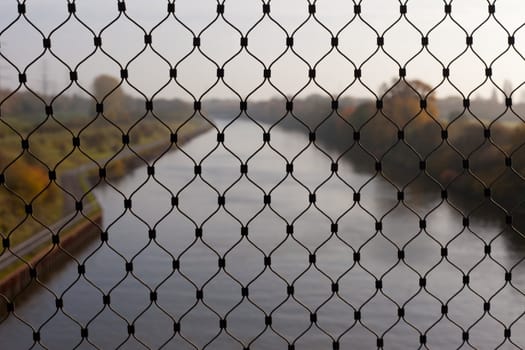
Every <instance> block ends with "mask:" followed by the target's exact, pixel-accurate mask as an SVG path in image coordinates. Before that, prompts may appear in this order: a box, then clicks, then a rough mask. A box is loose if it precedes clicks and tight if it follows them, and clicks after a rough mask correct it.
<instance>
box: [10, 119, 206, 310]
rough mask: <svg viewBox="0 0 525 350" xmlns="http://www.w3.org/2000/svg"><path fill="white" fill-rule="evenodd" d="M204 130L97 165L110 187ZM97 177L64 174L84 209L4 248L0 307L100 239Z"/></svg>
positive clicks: (95, 171)
mask: <svg viewBox="0 0 525 350" xmlns="http://www.w3.org/2000/svg"><path fill="white" fill-rule="evenodd" d="M209 130H210V127H207V126H202V127H196V128H194V129H192V130H190V131H188V132H185V133H183V134H182V135H180V136H179V137H178V138H177V142H176V143H175V142H174V143H171V142H162V141H158V142H154V143H152V144H145V145H142V146H140V147H138V148H135V149H134V152H135V153H134V152H131V151H128V152H122V153H119V155H118V156H117V157H113V158H108V159H105V160H99V164H105V169H106V173H107V174H108V177H110V178H111V181H115V180H118V179H120V178H122V177H123V176H125V175H126V174H128V173H129V172H130V171H131V170H132V169H135V168H137V167H140V166H144V165H145V163H144V161H147V162H149V161H152V160H155V159H158V158H160V157H162V156H163V155H164V154H166V153H169V152H172V151H174V150H177V149H178V148H177V146H180V145H182V144H184V143H186V142H188V141H190V140H191V139H193V138H195V137H197V136H199V135H201V134H202V133H205V132H207V131H209ZM175 145H176V146H175ZM137 153H140V156H141V158H138V157H137V156H136V154H137ZM99 175H100V174H99V168H98V167H97V166H96V165H95V164H89V165H88V164H84V165H81V166H79V167H77V168H75V169H73V170H71V171H69V172H67V173H65V174H64V175H63V177H62V184H63V185H64V184H65V185H66V188H67V189H68V191H69V193H70V194H73V195H74V196H75V197H76V198H82V197H83V196H84V194H85V193H87V192H89V193H90V194H89V195H88V196H87V197H86V198H87V200H86V199H84V200H85V201H87V202H89V203H87V204H86V203H84V208H83V210H82V211H81V212H79V211H78V210H77V212H76V214H73V215H68V217H67V218H64V219H62V220H60V221H58V222H57V223H56V224H54V225H52V226H51V227H50V228H51V231H50V230H43V231H41V232H38V233H35V234H34V235H32V236H31V237H29V238H28V239H27V241H26V242H21V243H20V244H18V245H16V246H14V247H10V248H9V249H6V248H4V251H3V252H2V253H1V254H0V260H6V261H0V263H3V264H0V266H1V265H4V266H3V267H1V268H0V297H1V298H0V304H2V303H4V304H6V305H7V303H12V302H13V298H16V297H17V295H19V294H20V293H21V292H23V291H24V290H25V289H26V288H29V286H30V285H31V284H32V283H31V281H32V280H33V279H36V280H41V279H45V278H47V277H50V275H51V274H52V272H53V271H56V270H57V269H59V268H61V267H62V266H63V265H64V264H65V263H66V262H67V261H70V262H71V261H73V259H72V257H71V256H70V255H69V254H72V253H75V252H78V251H79V250H81V249H82V248H83V247H85V246H86V244H88V243H89V242H92V241H94V240H96V239H97V238H99V237H100V233H101V232H102V224H103V214H102V211H101V208H100V205H99V203H98V202H97V200H96V198H95V197H94V196H93V194H92V189H93V188H94V187H96V186H100V185H104V183H105V182H102V181H101V180H102V178H101V177H100V176H99ZM106 179H107V178H106ZM70 202H71V201H70ZM73 206H74V205H73ZM75 210H76V209H75V208H73V207H72V205H71V203H69V205H68V206H66V207H65V208H64V211H67V212H68V213H70V214H71V213H75ZM81 213H82V214H84V215H81ZM87 218H89V219H87ZM64 227H66V228H65V229H64ZM52 233H53V234H57V235H56V237H57V238H53V237H52ZM30 241H31V242H30ZM25 243H26V244H25ZM2 257H3V259H2ZM77 263H78V262H77ZM6 305H4V306H6ZM5 310H6V307H2V306H0V312H4V311H5Z"/></svg>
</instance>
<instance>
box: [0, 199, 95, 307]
mask: <svg viewBox="0 0 525 350" xmlns="http://www.w3.org/2000/svg"><path fill="white" fill-rule="evenodd" d="M101 225H102V212H101V210H100V209H99V208H98V207H97V208H95V209H94V211H93V212H92V213H90V217H89V219H86V218H85V217H84V216H79V217H78V219H77V220H73V222H72V226H71V227H70V228H68V229H66V230H64V231H63V232H60V233H58V234H57V237H58V238H56V239H55V240H51V239H50V240H48V241H47V242H45V243H42V244H40V245H39V246H38V248H37V250H36V251H34V252H32V253H29V254H27V255H24V256H20V257H18V258H17V260H16V262H15V263H13V264H11V265H9V267H8V268H7V269H6V270H3V271H2V275H1V277H0V295H2V296H3V297H4V298H2V299H1V302H0V303H6V300H5V298H7V299H8V300H9V302H11V303H12V302H13V299H14V298H16V296H17V295H18V294H19V293H21V292H22V291H23V290H24V289H26V288H28V287H29V285H30V284H31V281H32V280H33V279H36V280H40V279H41V278H45V277H47V276H48V275H49V274H50V273H52V272H53V271H55V270H57V269H59V268H60V267H61V266H63V264H64V263H66V262H67V261H71V260H72V257H71V256H70V255H69V254H73V253H75V252H77V251H78V250H79V249H81V248H82V247H84V246H85V245H86V244H87V243H89V242H92V241H93V240H95V239H97V238H98V237H100V232H101ZM4 254H12V253H11V252H9V253H8V252H7V251H4ZM0 310H2V311H3V310H6V308H0Z"/></svg>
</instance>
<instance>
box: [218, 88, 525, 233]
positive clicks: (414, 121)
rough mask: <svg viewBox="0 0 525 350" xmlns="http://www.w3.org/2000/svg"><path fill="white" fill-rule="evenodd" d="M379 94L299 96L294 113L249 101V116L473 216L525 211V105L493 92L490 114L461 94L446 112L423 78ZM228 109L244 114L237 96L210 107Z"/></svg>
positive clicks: (280, 103)
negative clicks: (485, 211)
mask: <svg viewBox="0 0 525 350" xmlns="http://www.w3.org/2000/svg"><path fill="white" fill-rule="evenodd" d="M378 100H380V102H378V101H375V100H374V101H373V100H371V99H357V98H349V97H345V98H341V99H340V100H339V101H338V103H337V104H336V106H334V105H333V101H332V100H331V99H330V98H328V97H325V96H320V95H313V96H309V97H307V98H301V99H300V98H296V99H294V100H293V105H292V106H288V109H289V110H288V111H287V108H286V100H285V98H284V97H283V98H280V99H277V98H276V99H273V100H270V101H262V102H250V101H248V108H247V111H246V113H245V117H250V118H253V119H254V120H257V121H259V122H263V123H267V124H271V125H278V126H280V127H284V128H287V129H293V130H296V131H299V132H303V133H310V132H314V133H315V135H316V142H318V143H319V144H322V145H323V147H327V148H329V149H331V150H332V151H333V152H332V154H334V155H337V154H339V156H340V157H345V158H346V159H348V160H350V161H351V162H352V164H353V165H354V168H355V169H356V170H357V171H362V172H369V173H375V172H376V163H380V164H381V168H380V169H381V170H380V172H381V174H382V176H384V177H385V178H386V179H387V180H389V181H390V182H391V183H392V184H394V185H395V186H396V187H397V188H398V189H399V190H402V191H406V190H412V189H414V190H415V191H416V192H421V193H427V194H428V193H433V194H435V196H434V198H436V199H440V198H441V193H442V191H443V190H446V191H447V194H448V198H447V200H449V201H450V202H451V203H453V204H454V205H457V206H458V208H461V210H463V213H464V214H465V215H467V216H468V215H470V213H474V212H475V211H477V210H478V209H479V208H480V207H483V206H485V207H486V206H488V207H491V209H490V210H489V211H491V214H494V215H495V216H498V217H499V218H501V217H505V215H506V214H513V215H515V217H525V216H524V215H518V214H523V213H525V210H524V209H525V206H524V203H525V195H524V193H525V122H523V121H522V120H521V119H520V118H519V116H520V111H521V110H523V108H522V107H523V105H519V106H513V108H512V109H510V108H508V107H505V104H504V103H499V104H498V103H497V102H498V101H495V99H494V97H493V98H492V100H491V101H492V102H490V103H492V105H491V108H490V110H491V111H494V110H498V114H497V115H492V116H488V115H487V113H485V112H486V110H487V108H486V106H487V104H489V102H488V100H482V99H478V100H473V101H471V105H470V106H469V105H467V106H463V100H462V99H459V98H455V97H454V98H447V99H446V100H447V101H446V110H445V112H446V114H447V115H446V116H443V115H442V110H441V108H440V106H442V105H443V101H442V100H439V99H437V98H436V97H435V94H434V93H433V92H432V88H431V87H430V86H428V85H427V84H425V83H424V82H422V81H418V80H413V81H405V80H398V81H394V82H393V83H392V84H391V85H390V86H385V87H384V88H383V91H382V92H381V93H380V94H379V95H378ZM452 101H455V104H453V103H452ZM217 107H220V108H217ZM228 107H229V108H230V112H229V113H230V115H236V114H238V108H239V107H238V102H237V103H235V102H230V104H229V106H228V103H226V102H224V101H223V102H221V103H220V104H218V103H217V104H216V105H213V106H212V108H210V113H217V114H218V115H219V116H220V115H228V113H227V111H228ZM290 107H291V108H290ZM334 107H337V108H334ZM498 108H499V109H498ZM483 109H485V111H483ZM235 111H237V112H235ZM509 116H510V117H511V118H509ZM509 119H510V121H509ZM487 189H490V190H489V191H487ZM487 194H488V195H487ZM516 221H517V220H515V222H516ZM523 227H525V220H524V222H523Z"/></svg>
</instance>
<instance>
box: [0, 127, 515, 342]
mask: <svg viewBox="0 0 525 350" xmlns="http://www.w3.org/2000/svg"><path fill="white" fill-rule="evenodd" d="M225 135H226V140H225V143H224V145H225V147H223V146H220V147H218V148H215V147H216V145H217V144H216V133H215V131H213V132H210V133H207V134H205V135H203V136H201V137H199V138H197V139H195V140H193V141H192V142H190V143H188V144H186V145H184V146H183V150H184V151H185V152H186V154H184V153H183V152H173V153H170V154H168V155H166V156H165V157H164V158H162V160H160V161H159V162H158V163H157V164H156V165H155V170H156V175H155V178H148V176H147V174H146V169H145V167H143V168H139V169H137V170H135V171H133V172H132V173H131V174H130V175H129V176H127V177H126V178H124V179H122V180H121V181H120V182H118V183H115V184H114V187H110V186H105V187H103V188H100V189H98V190H97V192H96V194H97V197H98V199H99V201H100V203H101V204H102V206H103V210H104V227H105V228H106V229H107V231H108V233H109V237H110V239H109V242H108V244H100V243H99V242H93V243H92V244H90V245H89V246H87V247H86V248H85V249H84V250H83V251H82V252H81V253H78V256H77V258H78V259H79V260H80V261H85V265H86V274H85V276H83V277H79V276H78V273H77V265H76V264H75V263H71V264H67V265H66V266H64V268H63V269H62V270H60V271H57V272H56V274H54V276H53V277H52V278H50V279H49V280H46V281H45V284H46V287H47V289H45V288H42V287H39V288H35V289H33V290H32V291H31V292H29V291H28V292H27V293H26V294H27V295H26V296H27V300H26V301H25V302H24V303H19V305H17V309H16V315H17V316H18V317H19V319H17V318H15V317H12V316H10V317H9V318H8V319H7V320H5V321H4V322H3V323H2V324H1V326H0V344H1V346H0V348H2V349H27V348H30V347H31V346H32V345H33V341H32V332H33V330H32V329H31V327H30V326H29V325H31V326H32V327H33V328H34V329H35V330H36V329H38V330H39V331H40V333H41V338H42V339H41V343H42V344H43V345H45V346H46V347H47V348H50V349H70V348H74V347H75V346H77V345H78V347H79V348H81V349H91V348H96V347H98V348H102V349H111V348H117V347H119V346H121V345H122V346H121V348H124V349H142V348H147V347H150V348H159V347H161V346H163V345H164V346H165V348H166V349H192V348H195V347H197V348H202V347H204V346H205V345H206V344H209V345H208V346H207V348H210V349H242V346H241V343H244V344H246V345H248V344H250V348H252V349H286V348H287V342H289V343H294V344H295V348H296V349H331V348H332V342H333V341H334V340H338V341H339V342H340V344H341V348H342V349H374V348H376V347H377V346H376V341H377V337H383V338H384V348H385V349H417V348H419V347H420V342H419V341H420V334H426V337H427V346H428V348H430V349H454V348H464V349H470V348H477V349H493V348H496V347H498V345H500V344H503V345H502V346H501V348H502V349H515V348H520V347H525V334H524V333H525V332H523V330H525V320H523V319H521V318H520V316H521V315H522V314H523V313H524V312H525V296H524V295H523V294H522V293H521V292H520V291H519V289H520V288H523V289H524V290H525V271H524V270H525V269H524V267H523V266H522V265H525V264H519V263H520V262H521V259H522V258H523V256H524V254H525V253H524V252H525V251H524V250H522V248H520V247H519V246H518V245H516V244H515V243H513V242H514V241H513V240H512V239H509V235H508V234H503V235H500V236H498V234H500V232H501V231H502V229H501V228H499V227H498V226H497V225H496V224H491V223H488V222H484V221H483V220H481V219H474V218H473V219H471V225H470V229H468V228H467V229H465V228H464V227H463V225H462V217H461V216H460V215H458V213H457V212H456V211H455V210H454V209H452V208H451V207H450V206H449V205H447V204H446V203H445V204H442V205H439V204H440V200H439V199H438V198H434V197H432V196H430V195H428V194H427V195H424V196H423V195H421V194H418V193H417V191H412V192H410V191H409V193H408V194H407V197H406V203H407V205H408V206H410V209H408V208H407V207H406V206H404V205H402V204H400V203H399V202H398V201H397V197H396V196H397V189H395V188H394V187H393V186H392V185H390V184H388V183H387V182H385V181H382V180H381V179H380V178H377V177H371V175H370V174H361V173H357V172H355V171H354V170H353V168H352V164H350V163H348V162H340V163H339V171H338V174H339V176H335V175H333V174H332V173H331V171H330V164H331V162H332V161H331V160H330V158H329V157H328V156H327V155H325V154H324V153H323V152H321V151H319V150H318V149H316V148H315V147H308V148H306V149H305V151H304V152H303V153H301V154H300V155H299V156H297V157H296V155H297V154H298V153H299V152H300V151H301V150H302V149H304V148H305V147H306V146H307V145H308V140H307V135H302V134H299V133H291V132H284V131H282V130H279V129H274V130H272V132H271V137H272V139H271V145H272V146H273V147H274V148H275V149H277V150H279V152H280V153H281V155H278V154H277V153H276V152H275V151H274V150H272V149H271V148H270V147H268V145H263V142H262V130H261V129H260V128H258V127H256V126H254V125H253V124H250V123H248V122H242V121H238V122H236V123H234V124H233V125H232V126H230V127H227V128H226V130H225ZM258 150H259V151H258ZM231 152H233V153H234V154H235V156H234V155H233V154H232V153H231ZM254 153H255V155H254ZM188 156H191V157H193V158H195V159H197V160H200V159H203V160H202V178H200V177H196V178H194V163H193V162H192V161H191V160H190V158H189V157H188ZM237 157H239V158H237ZM283 157H286V158H287V159H288V160H291V159H292V158H294V157H295V159H294V173H293V177H292V176H291V175H288V176H287V174H286V160H285V159H284V158H283ZM239 159H240V160H239ZM241 161H242V162H246V161H247V162H248V174H247V177H246V176H241V174H240V170H239V167H240V164H241ZM203 179H204V180H205V181H203ZM345 182H346V183H347V184H348V185H350V186H352V187H353V189H352V188H350V187H348V186H347V185H346V184H345ZM303 185H304V186H306V187H307V188H308V189H310V191H312V192H313V191H314V190H315V193H316V203H315V205H311V204H309V201H308V194H309V193H308V190H307V189H306V188H305V187H304V186H303ZM354 190H356V191H359V192H360V193H361V202H360V205H356V204H355V203H354V201H353V192H354ZM265 192H266V193H271V204H270V205H269V206H268V205H267V206H265V205H264V203H263V196H264V193H265ZM218 193H221V194H222V193H225V198H226V205H225V206H224V207H222V208H220V209H218V206H217V197H218ZM172 194H173V195H177V196H178V198H179V206H178V208H175V209H173V208H172V206H171V196H172ZM130 196H131V198H132V200H133V202H132V203H133V206H132V209H131V210H128V211H126V210H125V209H124V205H123V201H124V197H130ZM420 218H425V219H426V222H427V229H426V230H421V229H420V228H419V220H420ZM376 219H377V220H381V221H382V223H383V229H382V231H381V232H378V231H376V228H375V222H376ZM332 222H337V224H338V233H337V234H333V233H331V223H332ZM292 224H293V228H294V231H293V234H292V235H287V234H286V226H287V225H292ZM243 225H244V226H247V227H248V236H247V237H242V236H241V226H243ZM196 227H202V239H196V238H195V228H196ZM153 228H154V229H155V230H156V239H155V240H150V239H149V238H148V232H149V230H151V229H153ZM460 233H461V234H460ZM496 236H498V237H497V238H495V237H496ZM480 238H483V239H485V240H487V241H489V240H492V239H494V238H495V239H494V240H493V242H492V244H491V248H492V251H491V257H489V256H486V255H485V254H484V243H483V242H482V241H481V240H480ZM440 244H441V245H443V246H444V245H446V244H448V253H449V256H448V259H445V260H443V259H442V257H441V246H440ZM398 247H402V248H403V250H404V252H405V260H404V261H399V260H398ZM353 249H354V250H359V251H360V255H361V260H360V261H359V263H358V264H357V263H355V262H354V260H353V255H354V254H353V253H354V251H353ZM314 252H315V255H316V264H315V265H312V264H310V263H309V255H310V254H312V253H314ZM270 254H271V268H265V266H264V256H265V255H266V256H268V255H270ZM219 257H225V260H226V269H225V270H223V269H219V267H218V259H219ZM174 259H178V260H179V261H180V270H178V271H175V272H173V269H172V261H173V260H174ZM126 261H128V262H129V261H132V262H133V273H131V274H130V273H128V274H127V273H126V271H125V263H126ZM515 265H517V266H516V267H515V268H514V270H513V282H512V285H510V284H508V283H506V282H505V279H504V276H505V270H504V267H505V268H507V269H510V268H511V267H513V266H515ZM463 271H464V272H468V273H469V276H470V284H469V286H464V285H463V282H462V277H463ZM421 277H426V281H427V283H426V287H425V288H421V287H420V286H419V280H420V278H421ZM376 278H377V279H381V280H382V287H383V288H382V289H381V290H377V289H376V285H375V283H376ZM335 282H337V283H338V286H339V292H338V293H337V294H333V293H332V291H331V286H332V283H335ZM287 283H288V284H290V285H291V284H292V283H293V285H294V291H295V294H294V295H293V296H288V295H287ZM241 286H248V287H249V297H248V298H246V297H244V298H243V296H242V294H241ZM197 289H202V290H203V294H204V299H203V300H202V301H199V302H197V300H196V291H197ZM152 291H156V292H157V296H158V298H157V301H156V302H150V292H152ZM53 293H54V294H56V295H57V296H62V297H63V301H64V307H63V309H62V310H60V311H58V312H57V309H56V307H55V295H54V294H53ZM103 294H110V296H111V304H110V306H104V305H103V303H102V296H103ZM485 301H490V305H491V308H490V312H485V311H484V308H483V304H484V302H485ZM443 303H446V304H447V305H448V310H449V312H448V315H447V316H442V314H441V306H442V304H443ZM399 307H403V308H404V318H401V319H400V318H399V317H398V308H399ZM355 310H360V312H361V321H360V322H356V321H355V320H354V311H355ZM311 312H312V313H313V312H315V313H316V315H317V323H316V324H315V325H311V323H310V313H311ZM270 314H271V316H272V325H271V327H266V326H265V315H270ZM220 318H226V319H227V332H225V331H224V330H223V331H222V332H221V330H220V328H219V319H220ZM174 321H178V322H181V325H182V326H181V327H182V328H181V332H180V333H178V334H176V335H174V333H173V322H174ZM476 321H478V322H477V323H476ZM128 324H134V326H135V334H134V337H133V336H128V329H127V327H128ZM473 324H475V325H474V326H472V325H473ZM81 327H87V328H88V332H89V334H88V335H89V337H88V339H89V342H88V341H86V340H84V341H82V338H81V336H80V328H81ZM505 327H510V328H511V330H512V337H511V339H512V341H513V342H514V344H515V345H513V344H512V343H510V342H509V341H508V340H507V341H505V338H504V329H505ZM463 331H468V332H469V344H467V343H465V342H463V340H462V333H463ZM253 339H256V340H255V341H253ZM190 343H192V344H194V346H195V347H192V346H191V345H190ZM34 348H41V347H40V346H39V345H38V344H37V345H35V347H34Z"/></svg>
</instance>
